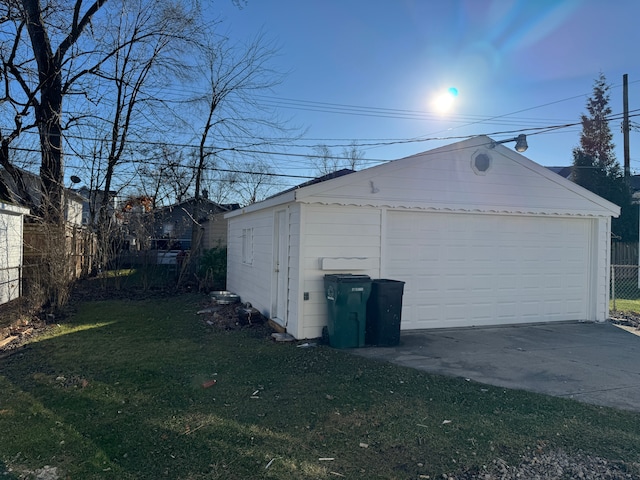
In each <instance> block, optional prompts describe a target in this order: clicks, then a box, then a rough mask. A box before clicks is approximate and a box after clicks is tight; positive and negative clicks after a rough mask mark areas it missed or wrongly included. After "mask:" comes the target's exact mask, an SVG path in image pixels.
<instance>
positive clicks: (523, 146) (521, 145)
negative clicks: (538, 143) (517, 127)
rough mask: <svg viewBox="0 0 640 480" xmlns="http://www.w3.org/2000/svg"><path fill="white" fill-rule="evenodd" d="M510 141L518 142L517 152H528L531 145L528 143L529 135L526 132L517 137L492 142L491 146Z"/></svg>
mask: <svg viewBox="0 0 640 480" xmlns="http://www.w3.org/2000/svg"><path fill="white" fill-rule="evenodd" d="M508 142H516V152H518V153H522V152H526V151H527V148H529V145H527V136H526V135H525V134H524V133H521V134H520V135H518V136H517V137H513V138H508V139H507V140H500V141H498V142H496V141H493V142H491V145H490V148H495V147H496V145H498V144H499V143H508Z"/></svg>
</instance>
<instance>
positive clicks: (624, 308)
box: [609, 298, 640, 313]
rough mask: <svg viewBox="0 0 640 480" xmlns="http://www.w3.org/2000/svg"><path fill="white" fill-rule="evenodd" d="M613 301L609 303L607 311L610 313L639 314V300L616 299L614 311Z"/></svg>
mask: <svg viewBox="0 0 640 480" xmlns="http://www.w3.org/2000/svg"><path fill="white" fill-rule="evenodd" d="M613 306H614V301H613V300H610V301H609V310H611V312H612V313H613V312H640V300H637V299H634V300H630V299H625V298H617V299H616V301H615V307H616V308H615V310H614V309H613Z"/></svg>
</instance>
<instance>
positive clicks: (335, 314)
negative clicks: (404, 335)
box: [324, 273, 371, 348]
mask: <svg viewBox="0 0 640 480" xmlns="http://www.w3.org/2000/svg"><path fill="white" fill-rule="evenodd" d="M324 290H325V294H326V297H327V306H328V308H329V319H328V324H327V334H328V336H329V345H331V346H332V347H334V348H355V347H364V345H365V330H366V323H367V300H368V299H369V294H370V293H371V278H370V277H369V276H368V275H353V274H350V273H343V274H333V275H325V276H324Z"/></svg>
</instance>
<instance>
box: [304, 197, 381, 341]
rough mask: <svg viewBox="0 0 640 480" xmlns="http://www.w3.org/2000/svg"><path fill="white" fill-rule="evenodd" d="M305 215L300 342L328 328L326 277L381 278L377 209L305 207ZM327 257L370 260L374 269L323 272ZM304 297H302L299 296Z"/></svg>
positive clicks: (378, 214) (378, 211)
mask: <svg viewBox="0 0 640 480" xmlns="http://www.w3.org/2000/svg"><path fill="white" fill-rule="evenodd" d="M303 212H304V219H305V222H304V238H305V241H304V255H303V258H302V262H303V272H304V273H303V276H304V291H303V294H304V292H308V293H309V300H306V301H304V312H303V319H304V320H303V326H302V327H298V336H299V338H314V337H319V336H320V335H321V334H322V327H323V326H325V325H326V324H327V303H326V302H327V300H326V298H325V294H324V275H325V274H331V273H357V274H363V275H369V276H370V277H372V278H377V277H378V276H379V274H380V244H381V240H380V239H381V237H380V215H381V211H380V209H378V208H356V207H340V206H332V207H323V206H319V205H303ZM325 257H332V258H338V259H339V258H352V257H358V258H368V259H371V262H372V263H371V264H372V265H373V268H368V269H366V270H353V269H344V270H343V269H340V270H331V271H327V270H322V269H321V262H322V259H323V258H325ZM300 296H301V295H300Z"/></svg>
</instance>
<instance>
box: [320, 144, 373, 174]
mask: <svg viewBox="0 0 640 480" xmlns="http://www.w3.org/2000/svg"><path fill="white" fill-rule="evenodd" d="M363 158H364V152H363V151H362V150H360V147H359V146H358V144H357V143H356V142H355V140H354V141H353V142H351V144H350V145H349V146H348V147H344V148H343V149H342V155H335V154H334V153H333V151H332V150H331V148H329V147H328V146H327V145H317V146H315V147H314V148H313V154H312V155H310V156H309V159H310V160H311V163H313V165H314V166H315V170H316V174H317V175H318V176H320V177H321V176H323V175H328V174H330V173H333V172H337V171H338V170H341V169H343V168H348V169H351V170H356V169H357V168H358V166H359V164H360V162H361V160H362V159H363Z"/></svg>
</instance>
